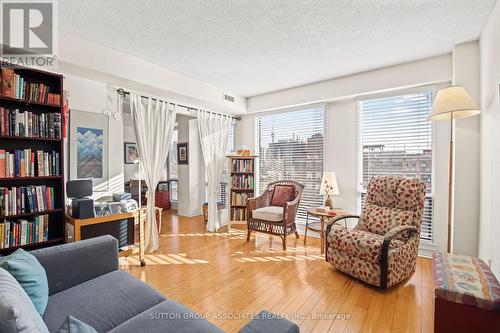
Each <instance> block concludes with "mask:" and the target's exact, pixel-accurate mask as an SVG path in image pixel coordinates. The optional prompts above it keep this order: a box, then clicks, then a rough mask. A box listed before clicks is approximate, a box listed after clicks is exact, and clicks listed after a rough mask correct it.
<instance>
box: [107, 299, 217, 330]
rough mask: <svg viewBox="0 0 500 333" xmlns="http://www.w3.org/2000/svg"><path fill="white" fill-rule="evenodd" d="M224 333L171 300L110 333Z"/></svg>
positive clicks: (148, 310) (198, 315)
mask: <svg viewBox="0 0 500 333" xmlns="http://www.w3.org/2000/svg"><path fill="white" fill-rule="evenodd" d="M136 332H148V333H167V332H175V333H199V332H203V333H223V332H224V331H222V330H221V329H219V328H218V327H217V326H215V325H214V324H212V323H210V322H209V321H207V320H205V319H203V318H202V316H201V315H200V314H197V313H195V312H193V311H191V310H190V309H188V308H186V307H185V306H183V305H181V304H179V303H177V302H175V301H171V300H167V301H164V302H162V303H160V304H157V305H156V306H154V307H152V308H150V309H147V310H146V311H144V312H143V313H141V314H139V315H138V316H136V317H134V318H131V319H129V320H127V321H126V322H124V323H123V324H121V325H120V326H117V327H116V328H114V329H113V330H112V331H110V332H109V333H136Z"/></svg>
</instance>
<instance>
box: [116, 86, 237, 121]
mask: <svg viewBox="0 0 500 333" xmlns="http://www.w3.org/2000/svg"><path fill="white" fill-rule="evenodd" d="M116 92H117V93H118V95H121V96H123V97H125V95H130V91H127V90H125V89H123V88H118V89H116ZM141 97H142V98H151V99H152V100H153V101H157V100H158V99H156V98H154V97H148V96H144V95H141ZM168 103H170V104H173V105H175V106H179V107H181V108H185V109H188V110H189V111H191V110H192V111H203V110H200V109H197V108H193V107H192V106H186V105H182V104H178V103H172V102H168ZM207 112H209V113H212V114H215V115H220V116H225V117H231V119H234V120H241V118H239V117H233V116H229V115H227V114H222V113H217V112H213V111H207Z"/></svg>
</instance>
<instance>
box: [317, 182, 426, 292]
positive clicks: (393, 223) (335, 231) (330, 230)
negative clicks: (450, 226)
mask: <svg viewBox="0 0 500 333" xmlns="http://www.w3.org/2000/svg"><path fill="white" fill-rule="evenodd" d="M424 199H425V184H424V183H423V182H422V181H420V180H418V179H416V178H402V177H393V176H387V177H374V178H372V179H371V180H370V183H369V185H368V196H367V198H366V203H365V207H364V209H363V212H362V213H361V216H357V215H347V216H340V217H338V218H336V219H333V220H332V224H330V225H328V227H327V232H326V237H327V239H326V258H325V259H326V260H327V261H328V262H329V263H330V264H331V265H332V266H334V267H335V268H336V269H338V270H340V271H342V272H344V273H347V274H349V275H352V276H354V277H356V278H358V279H360V280H363V281H365V282H367V283H370V284H372V285H375V286H377V287H381V288H384V289H385V288H388V287H391V286H393V285H395V284H397V283H399V282H400V281H402V280H404V279H407V278H409V277H410V276H412V274H413V273H414V272H415V267H416V263H417V255H418V244H419V240H420V225H421V223H422V214H423V210H424ZM348 218H357V219H358V224H357V225H356V226H355V227H354V229H348V228H347V225H346V226H345V227H344V226H341V225H338V224H335V223H336V222H339V221H341V220H345V219H348Z"/></svg>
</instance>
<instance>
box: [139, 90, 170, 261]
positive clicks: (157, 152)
mask: <svg viewBox="0 0 500 333" xmlns="http://www.w3.org/2000/svg"><path fill="white" fill-rule="evenodd" d="M170 106H171V107H173V110H172V109H170V107H169V103H168V102H164V101H153V100H152V99H151V98H147V99H145V98H143V97H141V95H138V94H135V93H130V109H131V111H132V118H133V119H134V128H135V135H136V137H137V149H138V152H139V162H140V164H141V173H142V175H143V177H144V180H145V181H146V185H147V187H148V191H147V193H146V198H147V206H146V211H147V213H146V225H145V229H146V230H145V240H144V243H145V244H144V245H145V249H146V252H154V251H156V250H157V249H158V248H159V247H160V242H159V237H158V228H157V225H156V215H155V189H156V186H157V185H158V181H159V180H160V174H161V172H162V169H163V168H164V167H165V163H166V160H167V155H168V150H169V147H170V141H171V140H172V133H173V131H174V127H175V119H176V110H175V106H174V105H170Z"/></svg>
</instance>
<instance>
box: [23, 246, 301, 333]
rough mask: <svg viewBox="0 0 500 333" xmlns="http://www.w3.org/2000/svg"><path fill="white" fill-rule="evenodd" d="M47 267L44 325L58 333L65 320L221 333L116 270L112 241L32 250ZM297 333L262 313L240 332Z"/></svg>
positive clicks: (100, 326)
mask: <svg viewBox="0 0 500 333" xmlns="http://www.w3.org/2000/svg"><path fill="white" fill-rule="evenodd" d="M31 254H33V255H34V256H35V257H36V258H37V259H38V261H39V262H40V263H41V264H42V266H43V267H44V268H45V271H46V273H47V279H48V283H49V301H48V305H47V308H46V310H45V313H44V315H43V320H44V321H45V323H46V325H47V327H48V329H49V331H50V332H56V331H57V330H58V329H59V327H60V326H61V325H62V323H63V322H64V320H65V319H66V317H67V316H68V315H72V316H73V317H76V318H77V319H79V320H81V321H83V322H85V323H87V324H89V325H90V326H92V327H93V328H95V329H96V330H97V331H98V332H110V333H132V332H134V333H135V332H148V333H155V332H158V333H160V332H161V333H166V332H175V333H190V332H204V333H212V332H213V333H219V332H223V331H222V330H221V329H220V328H218V327H217V326H215V325H213V324H212V323H210V322H209V321H207V320H205V319H202V318H201V316H200V315H198V314H197V313H195V312H193V311H191V310H190V309H188V308H186V307H185V306H183V305H182V304H179V303H177V302H175V301H172V300H168V299H167V298H165V297H164V296H163V295H161V294H160V293H158V292H157V291H156V290H154V289H153V288H151V287H150V286H148V285H147V284H145V283H143V282H142V281H140V280H138V279H136V278H134V277H133V276H131V275H130V274H128V273H126V272H124V271H122V270H119V269H118V243H117V241H116V239H114V238H113V237H111V236H102V237H97V238H92V239H88V240H84V241H80V242H76V243H69V244H64V245H60V246H54V247H50V248H45V249H40V250H34V251H31ZM281 332H283V333H298V332H299V328H298V326H297V325H296V324H294V323H292V322H290V321H288V320H286V319H282V318H279V317H276V316H273V315H272V314H271V313H269V312H265V311H263V312H261V313H259V315H258V316H256V318H255V319H253V320H252V321H250V322H249V323H248V324H247V325H246V326H245V327H243V328H242V329H241V330H240V333H281Z"/></svg>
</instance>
